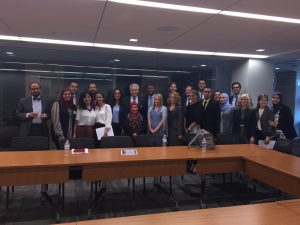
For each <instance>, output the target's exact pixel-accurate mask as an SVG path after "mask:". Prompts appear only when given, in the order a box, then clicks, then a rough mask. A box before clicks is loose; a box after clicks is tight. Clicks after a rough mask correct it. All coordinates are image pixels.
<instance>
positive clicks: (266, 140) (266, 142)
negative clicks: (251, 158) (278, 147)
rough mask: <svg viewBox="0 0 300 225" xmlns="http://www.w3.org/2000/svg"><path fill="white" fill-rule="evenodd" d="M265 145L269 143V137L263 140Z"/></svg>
mask: <svg viewBox="0 0 300 225" xmlns="http://www.w3.org/2000/svg"><path fill="white" fill-rule="evenodd" d="M264 142H265V144H269V143H270V137H269V136H267V137H266V138H265V141H264Z"/></svg>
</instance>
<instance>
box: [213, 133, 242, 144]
mask: <svg viewBox="0 0 300 225" xmlns="http://www.w3.org/2000/svg"><path fill="white" fill-rule="evenodd" d="M216 144H217V145H231V144H243V140H242V138H241V135H239V134H232V133H217V134H216Z"/></svg>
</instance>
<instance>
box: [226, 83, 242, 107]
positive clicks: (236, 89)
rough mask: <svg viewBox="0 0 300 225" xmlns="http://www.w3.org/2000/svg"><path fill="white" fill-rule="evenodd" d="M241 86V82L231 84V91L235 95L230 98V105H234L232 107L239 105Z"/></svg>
mask: <svg viewBox="0 0 300 225" xmlns="http://www.w3.org/2000/svg"><path fill="white" fill-rule="evenodd" d="M241 88H242V86H241V84H240V83H239V82H233V83H232V84H231V90H232V93H233V95H231V96H230V97H229V103H230V104H231V105H232V106H236V105H237V103H238V99H239V97H240V93H241Z"/></svg>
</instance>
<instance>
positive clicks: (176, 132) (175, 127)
mask: <svg viewBox="0 0 300 225" xmlns="http://www.w3.org/2000/svg"><path fill="white" fill-rule="evenodd" d="M182 135H183V110H182V107H181V98H180V95H179V94H178V93H177V92H175V93H170V94H169V97H168V143H169V146H176V145H180V141H181V139H182Z"/></svg>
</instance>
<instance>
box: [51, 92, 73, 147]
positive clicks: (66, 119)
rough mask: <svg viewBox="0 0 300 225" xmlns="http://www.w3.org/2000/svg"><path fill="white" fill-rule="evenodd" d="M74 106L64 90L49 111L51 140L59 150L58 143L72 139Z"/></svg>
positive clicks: (68, 93) (69, 93)
mask: <svg viewBox="0 0 300 225" xmlns="http://www.w3.org/2000/svg"><path fill="white" fill-rule="evenodd" d="M76 109H77V108H76V106H75V105H74V104H73V99H72V93H71V91H70V90H69V89H67V88H65V89H63V90H62V91H61V93H60V96H59V100H58V101H56V102H54V103H53V105H52V109H51V118H52V130H51V131H52V132H51V133H52V138H53V141H54V143H55V145H56V147H57V149H59V142H60V141H64V140H68V139H71V138H72V135H73V129H74V123H75V116H76Z"/></svg>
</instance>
